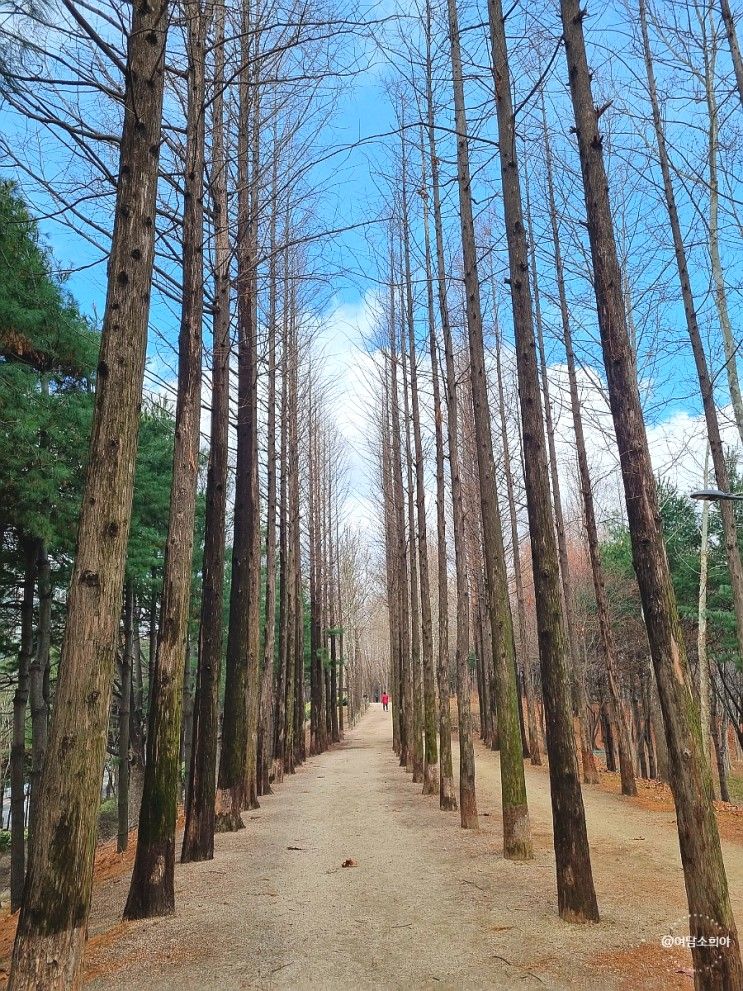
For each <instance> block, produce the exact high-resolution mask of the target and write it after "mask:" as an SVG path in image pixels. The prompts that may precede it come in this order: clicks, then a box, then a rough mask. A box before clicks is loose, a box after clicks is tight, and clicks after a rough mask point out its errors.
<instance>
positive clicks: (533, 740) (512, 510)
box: [493, 293, 542, 767]
mask: <svg viewBox="0 0 743 991" xmlns="http://www.w3.org/2000/svg"><path fill="white" fill-rule="evenodd" d="M493 306H494V307H497V298H496V295H495V293H493ZM495 325H496V334H497V336H496V342H495V367H496V376H497V380H498V411H499V416H500V433H501V449H502V454H503V474H504V475H505V479H506V498H507V500H508V516H509V521H510V524H511V554H512V556H513V572H514V578H515V582H516V617H517V621H518V643H519V650H520V651H521V665H522V670H523V673H524V694H525V695H526V720H527V725H528V729H529V757H530V758H531V762H532V764H534V765H535V766H538V767H540V766H541V764H542V755H541V752H540V743H539V728H538V722H537V712H536V701H535V698H534V674H533V672H532V667H531V658H530V657H529V642H528V633H527V625H526V605H525V602H524V577H523V571H522V568H521V543H520V539H519V527H518V518H517V515H516V497H515V493H514V484H513V470H512V468H511V448H510V441H509V439H508V424H507V421H506V397H505V392H504V389H503V368H502V361H501V347H500V334H499V327H498V321H497V320H496V322H495ZM520 704H521V703H520V702H519V705H520ZM524 756H526V755H524Z"/></svg>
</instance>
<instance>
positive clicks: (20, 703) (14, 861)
mask: <svg viewBox="0 0 743 991" xmlns="http://www.w3.org/2000/svg"><path fill="white" fill-rule="evenodd" d="M19 544H20V549H21V551H22V554H23V593H22V597H21V609H20V627H21V644H20V650H19V651H18V680H17V682H16V690H15V692H14V694H13V737H12V742H11V747H10V908H11V911H12V912H17V911H18V909H19V908H20V907H21V904H22V901H23V882H24V878H25V872H26V832H25V830H26V708H27V706H28V682H29V668H30V665H31V661H32V659H33V656H34V588H35V587H36V563H37V562H36V555H37V546H36V542H35V541H34V540H32V539H31V537H22V538H21V539H20V540H19Z"/></svg>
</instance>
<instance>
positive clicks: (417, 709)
mask: <svg viewBox="0 0 743 991" xmlns="http://www.w3.org/2000/svg"><path fill="white" fill-rule="evenodd" d="M404 158H405V153H404V152H403V159H404ZM405 168H406V166H405V162H404V161H403V177H404V175H405ZM403 185H404V186H407V182H406V181H405V179H404V180H403ZM403 199H404V200H405V199H406V196H404V197H403ZM406 209H407V206H406V205H405V206H404V207H403V213H404V216H406ZM409 253H410V252H409V247H408V245H407V238H406V237H405V235H403V257H404V259H405V273H404V277H405V287H406V300H405V303H406V305H405V313H406V318H407V319H406V323H407V327H408V333H410V331H411V330H412V329H413V327H414V323H413V287H412V278H411V275H410V257H409ZM405 338H406V333H405V329H404V324H401V327H400V353H401V359H402V360H401V364H402V393H403V423H404V429H405V466H406V470H407V487H406V492H407V501H408V506H407V524H408V538H407V548H408V552H409V568H410V662H411V674H412V678H411V687H412V697H411V701H412V709H413V723H412V725H413V739H412V758H413V782H414V783H415V784H422V783H423V765H424V753H423V691H422V687H423V686H422V670H421V611H420V596H419V585H418V555H417V540H416V525H415V499H416V496H415V488H414V483H413V452H412V445H411V442H410V398H409V396H410V388H409V376H408V349H407V343H406V340H405Z"/></svg>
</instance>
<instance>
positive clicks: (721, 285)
mask: <svg viewBox="0 0 743 991" xmlns="http://www.w3.org/2000/svg"><path fill="white" fill-rule="evenodd" d="M706 16H707V15H706V13H705V15H704V17H706ZM705 41H706V39H705ZM703 52H704V82H705V96H706V99H707V113H708V115H709V123H708V153H707V157H708V162H709V180H708V183H709V259H710V267H711V269H712V288H713V295H714V299H715V307H716V309H717V316H718V319H719V321H720V330H721V331H722V345H723V350H724V352H725V372H726V374H727V380H728V388H729V390H730V404H731V406H732V407H733V419H734V420H735V424H736V426H737V427H738V434H739V436H740V439H741V443H743V395H741V390H740V380H739V378H738V342H736V339H735V334H734V333H733V325H732V321H731V319H730V310H729V308H728V299H727V287H726V285H725V272H724V271H723V268H722V259H721V257H720V231H719V221H718V214H719V199H720V194H719V183H718V178H717V154H718V143H719V141H718V131H719V120H718V111H717V99H716V95H715V65H714V61H715V54H716V52H715V50H714V48H713V49H712V52H711V53H710V50H709V48H708V46H707V44H705V45H704V48H703ZM740 642H741V644H743V634H741V641H740Z"/></svg>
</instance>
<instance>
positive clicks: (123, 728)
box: [116, 581, 134, 853]
mask: <svg viewBox="0 0 743 991" xmlns="http://www.w3.org/2000/svg"><path fill="white" fill-rule="evenodd" d="M133 656H134V588H133V586H132V583H131V581H127V582H126V584H125V585H124V646H123V648H122V651H121V663H120V665H119V685H120V692H121V694H120V696H119V781H118V794H117V796H116V797H117V802H118V816H119V824H118V825H119V828H118V835H117V837H116V852H117V853H123V852H124V850H126V848H127V846H128V845H129V767H130V765H129V736H130V729H131V727H130V722H129V710H130V706H131V694H132V661H133Z"/></svg>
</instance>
